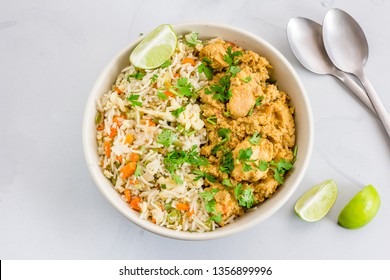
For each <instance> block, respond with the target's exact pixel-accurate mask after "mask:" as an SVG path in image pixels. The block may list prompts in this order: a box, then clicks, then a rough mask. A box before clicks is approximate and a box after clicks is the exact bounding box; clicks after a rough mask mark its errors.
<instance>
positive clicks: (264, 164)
mask: <svg viewBox="0 0 390 280" xmlns="http://www.w3.org/2000/svg"><path fill="white" fill-rule="evenodd" d="M268 167H269V164H268V162H266V161H265V160H260V162H259V165H258V166H257V168H258V169H260V171H263V172H264V171H266V170H267V168H268Z"/></svg>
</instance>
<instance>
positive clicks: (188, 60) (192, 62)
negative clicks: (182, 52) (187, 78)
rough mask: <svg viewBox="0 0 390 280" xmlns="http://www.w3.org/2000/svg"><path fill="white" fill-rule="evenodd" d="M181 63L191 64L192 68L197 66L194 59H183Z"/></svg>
mask: <svg viewBox="0 0 390 280" xmlns="http://www.w3.org/2000/svg"><path fill="white" fill-rule="evenodd" d="M181 63H183V64H186V63H189V64H191V65H192V66H195V60H194V59H193V58H191V57H186V58H183V59H182V60H181Z"/></svg>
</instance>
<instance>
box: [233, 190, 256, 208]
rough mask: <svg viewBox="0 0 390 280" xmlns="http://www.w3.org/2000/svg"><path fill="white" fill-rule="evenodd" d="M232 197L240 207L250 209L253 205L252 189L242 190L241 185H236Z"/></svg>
mask: <svg viewBox="0 0 390 280" xmlns="http://www.w3.org/2000/svg"><path fill="white" fill-rule="evenodd" d="M234 195H235V197H236V199H237V200H238V204H239V205H240V206H243V207H246V208H251V207H252V206H253V204H254V203H255V196H254V195H253V189H252V188H246V189H244V190H243V189H242V184H238V185H237V186H236V187H235V188H234Z"/></svg>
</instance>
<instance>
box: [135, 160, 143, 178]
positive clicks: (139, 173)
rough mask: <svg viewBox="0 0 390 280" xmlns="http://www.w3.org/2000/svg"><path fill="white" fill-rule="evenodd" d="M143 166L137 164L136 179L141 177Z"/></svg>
mask: <svg viewBox="0 0 390 280" xmlns="http://www.w3.org/2000/svg"><path fill="white" fill-rule="evenodd" d="M141 175H142V174H141V165H140V164H139V163H137V167H136V168H135V172H134V177H139V176H141Z"/></svg>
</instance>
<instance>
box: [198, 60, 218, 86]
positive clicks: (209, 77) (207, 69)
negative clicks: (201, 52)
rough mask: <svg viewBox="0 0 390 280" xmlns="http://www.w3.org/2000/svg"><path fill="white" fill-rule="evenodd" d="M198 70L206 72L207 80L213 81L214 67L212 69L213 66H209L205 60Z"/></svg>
mask: <svg viewBox="0 0 390 280" xmlns="http://www.w3.org/2000/svg"><path fill="white" fill-rule="evenodd" d="M198 72H199V73H204V75H205V76H206V78H207V80H209V81H211V80H212V79H213V77H214V75H213V69H211V67H209V66H207V65H206V64H204V63H203V62H202V63H201V64H200V65H199V67H198Z"/></svg>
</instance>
